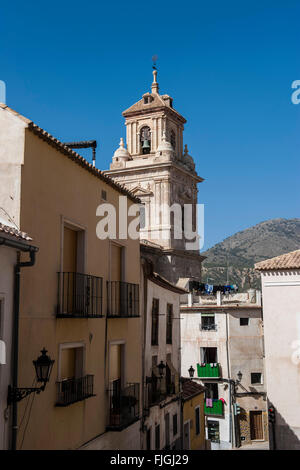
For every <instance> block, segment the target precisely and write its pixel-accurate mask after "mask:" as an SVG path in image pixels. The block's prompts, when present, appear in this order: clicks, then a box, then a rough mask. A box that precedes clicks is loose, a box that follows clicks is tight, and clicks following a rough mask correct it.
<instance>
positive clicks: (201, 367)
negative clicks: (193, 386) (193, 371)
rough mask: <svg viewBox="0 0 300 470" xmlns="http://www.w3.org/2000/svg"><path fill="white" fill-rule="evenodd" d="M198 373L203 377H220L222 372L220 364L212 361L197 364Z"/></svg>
mask: <svg viewBox="0 0 300 470" xmlns="http://www.w3.org/2000/svg"><path fill="white" fill-rule="evenodd" d="M197 374H198V377H200V378H202V379H206V378H207V379H210V378H212V377H213V378H219V377H220V376H221V374H220V364H218V363H210V364H197Z"/></svg>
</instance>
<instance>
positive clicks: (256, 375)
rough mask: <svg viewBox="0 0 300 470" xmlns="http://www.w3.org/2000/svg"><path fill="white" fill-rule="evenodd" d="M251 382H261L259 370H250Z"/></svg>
mask: <svg viewBox="0 0 300 470" xmlns="http://www.w3.org/2000/svg"><path fill="white" fill-rule="evenodd" d="M251 384H252V385H254V384H262V374H261V372H251Z"/></svg>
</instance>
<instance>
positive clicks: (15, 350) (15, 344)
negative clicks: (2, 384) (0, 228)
mask: <svg viewBox="0 0 300 470" xmlns="http://www.w3.org/2000/svg"><path fill="white" fill-rule="evenodd" d="M0 245H6V246H9V247H11V248H15V249H18V250H21V251H23V252H29V255H30V261H25V262H21V261H20V251H19V252H18V253H17V264H16V265H15V269H14V271H15V273H14V277H15V279H14V283H15V284H14V319H13V337H12V387H13V388H17V387H18V356H19V312H20V274H21V268H27V267H30V266H33V265H34V264H35V254H36V252H37V251H38V248H37V247H35V246H31V245H27V244H25V243H22V242H19V241H13V240H10V239H7V238H2V239H1V240H0ZM17 432H18V407H17V402H15V401H13V403H12V437H11V450H16V448H17Z"/></svg>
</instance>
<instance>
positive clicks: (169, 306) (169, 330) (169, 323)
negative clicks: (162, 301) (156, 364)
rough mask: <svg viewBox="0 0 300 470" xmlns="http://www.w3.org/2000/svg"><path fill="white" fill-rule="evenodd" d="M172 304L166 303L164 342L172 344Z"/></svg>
mask: <svg viewBox="0 0 300 470" xmlns="http://www.w3.org/2000/svg"><path fill="white" fill-rule="evenodd" d="M172 326H173V304H167V328H166V342H167V344H172Z"/></svg>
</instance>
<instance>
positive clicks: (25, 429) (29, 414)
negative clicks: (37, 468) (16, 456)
mask: <svg viewBox="0 0 300 470" xmlns="http://www.w3.org/2000/svg"><path fill="white" fill-rule="evenodd" d="M35 395H36V394H35V393H33V397H32V400H31V405H30V408H29V413H28V418H27V422H26V425H25V428H24V432H23V437H22V442H21V445H20V450H22V447H23V443H24V439H25V435H26V431H27V427H28V424H29V420H30V416H31V410H32V405H33V402H34V398H35Z"/></svg>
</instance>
